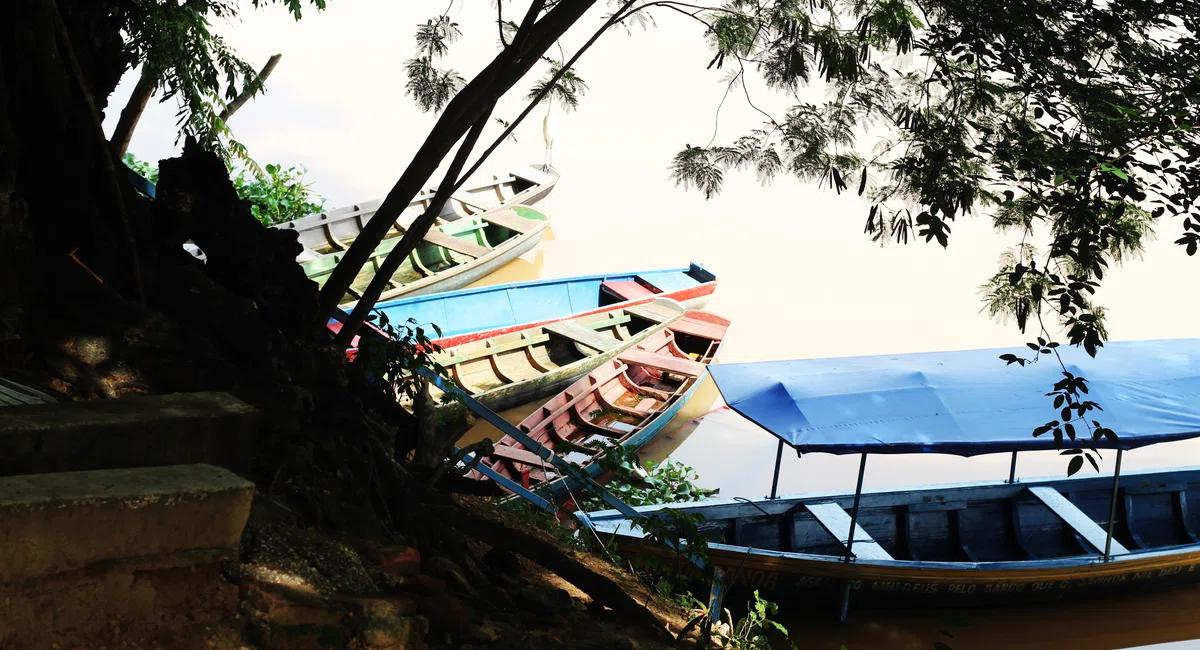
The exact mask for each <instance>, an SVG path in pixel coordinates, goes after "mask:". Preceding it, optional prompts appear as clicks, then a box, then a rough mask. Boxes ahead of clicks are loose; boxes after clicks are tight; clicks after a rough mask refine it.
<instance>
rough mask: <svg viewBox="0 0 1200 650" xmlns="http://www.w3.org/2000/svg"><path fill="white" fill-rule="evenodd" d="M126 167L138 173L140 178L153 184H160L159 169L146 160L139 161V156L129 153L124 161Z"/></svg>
mask: <svg viewBox="0 0 1200 650" xmlns="http://www.w3.org/2000/svg"><path fill="white" fill-rule="evenodd" d="M122 161H123V162H124V163H125V166H126V167H128V168H130V169H132V170H133V171H135V172H137V175H138V176H141V177H142V178H144V179H146V180H148V181H150V182H151V183H152V184H155V183H158V167H155V166H154V165H151V164H150V163H148V162H146V161H145V160H139V159H138V157H137V156H135V155H133V154H131V153H127V154H125V158H123V159H122Z"/></svg>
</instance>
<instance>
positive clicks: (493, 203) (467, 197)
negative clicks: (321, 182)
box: [275, 167, 558, 253]
mask: <svg viewBox="0 0 1200 650" xmlns="http://www.w3.org/2000/svg"><path fill="white" fill-rule="evenodd" d="M556 183H558V176H557V175H555V174H550V173H546V172H544V171H541V170H539V169H535V168H533V167H526V168H523V169H519V170H517V171H514V172H512V173H511V174H506V175H504V176H495V177H493V180H492V181H491V182H488V183H484V184H483V185H479V186H477V187H472V188H470V189H466V190H460V191H459V192H458V193H456V194H455V195H453V197H452V198H451V199H450V200H449V201H447V202H446V206H445V207H444V208H443V209H442V213H441V214H440V215H439V219H441V221H443V222H446V223H449V222H453V221H459V220H462V219H465V218H467V217H473V216H477V215H480V214H483V213H484V212H489V211H494V210H496V209H498V208H506V207H511V206H514V205H533V204H534V203H537V202H538V201H540V200H542V199H544V198H546V195H547V194H549V193H550V191H551V190H553V189H554V185H555V184H556ZM436 193H437V190H436V188H434V189H427V190H424V191H422V192H421V193H420V194H418V195H417V196H416V198H414V199H413V200H412V202H411V203H409V204H408V207H406V208H405V209H404V211H403V212H401V214H400V216H399V217H397V218H396V223H395V224H394V226H393V231H394V232H393V234H392V236H393V237H398V236H400V235H403V234H404V230H405V228H407V227H408V225H409V224H411V223H412V222H413V220H415V219H416V218H417V217H419V216H421V215H422V214H423V213H424V212H425V210H426V209H427V208H428V207H429V203H430V202H431V201H432V200H433V197H434V195H435V194H436ZM382 203H383V199H376V200H374V201H367V202H365V203H357V204H355V205H351V206H347V207H344V208H339V209H337V210H331V211H329V212H322V213H319V214H313V215H309V216H307V217H302V218H300V219H296V220H294V221H289V222H287V223H281V224H278V225H276V226H275V227H276V228H279V229H281V230H295V231H296V232H297V234H298V235H299V236H300V245H302V246H304V248H305V250H306V251H311V252H313V253H330V252H336V251H343V250H346V249H347V248H349V246H350V242H352V241H354V239H355V238H356V237H358V233H360V232H361V231H362V229H363V226H365V225H366V223H367V221H369V220H370V219H371V217H372V216H374V215H375V211H376V210H378V209H379V206H380V204H382Z"/></svg>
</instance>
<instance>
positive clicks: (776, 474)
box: [768, 438, 783, 499]
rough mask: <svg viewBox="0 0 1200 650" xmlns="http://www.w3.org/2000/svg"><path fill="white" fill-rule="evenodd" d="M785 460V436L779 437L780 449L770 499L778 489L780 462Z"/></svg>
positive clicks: (776, 458)
mask: <svg viewBox="0 0 1200 650" xmlns="http://www.w3.org/2000/svg"><path fill="white" fill-rule="evenodd" d="M782 462H783V438H780V439H779V449H778V450H777V451H776V452H775V477H774V478H772V479H771V496H770V497H768V498H769V499H774V498H775V494H776V489H777V488H778V487H779V464H780V463H782Z"/></svg>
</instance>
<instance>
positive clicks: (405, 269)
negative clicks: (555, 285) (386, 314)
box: [301, 205, 549, 309]
mask: <svg viewBox="0 0 1200 650" xmlns="http://www.w3.org/2000/svg"><path fill="white" fill-rule="evenodd" d="M548 225H549V221H548V220H547V217H546V215H544V214H542V213H541V212H538V211H537V210H535V209H533V208H530V207H527V206H523V205H517V206H512V207H509V208H503V209H500V210H498V211H493V212H484V213H482V214H480V215H478V216H474V217H468V218H464V219H460V220H458V221H454V222H451V223H447V224H445V225H441V226H437V227H436V228H431V229H430V230H429V232H428V233H427V234H426V235H425V238H424V240H423V241H422V242H421V243H420V244H418V245H417V247H416V248H415V249H414V250H413V252H412V253H411V254H410V255H409V256H408V259H406V260H405V261H404V263H402V264H401V265H400V268H399V269H397V271H396V272H395V273H393V274H392V277H391V279H390V281H389V282H388V286H387V289H385V290H384V291H383V293H382V294H381V295H380V298H381V299H387V298H396V297H400V296H419V295H425V294H431V293H436V292H439V291H448V290H451V289H457V288H460V287H464V286H466V285H468V284H471V283H472V282H475V281H476V280H479V279H482V278H484V277H486V276H488V275H490V274H492V273H493V272H495V271H496V270H497V269H499V268H500V267H501V266H504V265H505V264H508V263H509V262H511V261H513V260H514V259H516V258H517V257H520V256H521V255H522V254H524V253H526V252H528V251H529V250H530V249H532V248H533V247H534V246H537V244H538V242H539V241H541V239H542V235H543V234H544V233H545V231H546V227H547V226H548ZM400 239H401V238H400V237H393V238H390V239H385V240H384V241H383V243H382V244H380V245H379V247H378V248H376V249H375V251H374V252H373V253H372V254H371V257H370V259H369V261H368V263H367V264H366V265H364V266H363V268H362V269H361V270H360V271H359V273H358V276H357V277H356V278H355V279H354V282H353V283H352V284H351V286H350V290H349V291H348V292H347V293H346V298H345V301H346V302H344V303H343V304H342V307H343V308H345V309H350V308H352V307H353V305H354V302H355V301H356V300H358V298H359V297H360V296H361V295H362V292H363V291H364V290H366V288H367V286H368V285H369V284H370V283H371V280H372V279H374V277H375V273H376V271H378V269H379V267H380V265H382V264H383V261H384V259H385V258H387V256H388V253H391V252H392V249H393V248H395V246H396V244H398V243H399V242H400ZM344 255H345V253H344V252H338V253H332V254H329V255H324V256H321V257H318V258H316V259H314V260H311V261H308V262H304V263H302V264H301V266H302V267H304V272H305V274H307V275H308V277H309V278H310V279H312V280H315V281H316V282H317V284H321V285H323V284H324V283H325V281H326V280H327V279H328V278H329V275H330V274H331V273H333V269H334V268H335V267H336V266H337V265H338V263H339V262H341V260H342V257H343V256H344Z"/></svg>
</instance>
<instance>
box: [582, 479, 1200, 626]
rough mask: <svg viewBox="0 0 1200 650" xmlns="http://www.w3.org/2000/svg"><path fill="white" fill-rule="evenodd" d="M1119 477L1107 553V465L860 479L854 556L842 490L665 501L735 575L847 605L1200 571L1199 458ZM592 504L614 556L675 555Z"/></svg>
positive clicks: (983, 600)
mask: <svg viewBox="0 0 1200 650" xmlns="http://www.w3.org/2000/svg"><path fill="white" fill-rule="evenodd" d="M1124 482H1125V483H1126V485H1127V487H1126V488H1124V490H1122V498H1120V499H1118V506H1117V508H1118V510H1117V517H1116V519H1115V522H1116V533H1115V535H1114V539H1113V545H1112V549H1111V551H1112V559H1111V561H1108V562H1105V561H1104V559H1103V554H1104V546H1105V537H1106V533H1105V528H1106V527H1107V524H1108V521H1109V517H1108V509H1109V498H1110V497H1111V494H1112V477H1109V476H1104V477H1087V478H1070V479H1057V480H1053V479H1051V480H1038V481H1022V482H1020V483H1013V484H1010V483H1007V482H1002V481H993V482H979V483H972V484H961V485H949V486H939V487H929V488H924V489H919V490H873V491H864V492H863V493H862V497H861V499H862V500H861V504H860V505H859V515H858V517H859V519H858V522H857V526H858V527H857V528H856V530H855V535H854V544H853V551H854V561H853V562H850V563H847V562H845V561H844V558H845V552H846V546H845V543H844V542H845V540H847V539H848V533H849V525H850V519H851V515H850V512H851V511H852V509H853V503H854V493H852V492H851V493H848V494H846V493H842V494H833V493H830V494H810V495H804V496H788V497H783V498H779V499H774V500H772V499H756V500H752V501H751V500H742V501H734V500H721V501H708V502H704V503H701V504H698V505H691V504H687V505H676V506H669V507H670V508H672V509H674V510H676V511H679V512H683V513H694V514H699V515H701V516H702V517H703V518H704V521H705V523H704V524H703V526H702V531H703V532H704V533H705V534H706V538H707V539H709V540H710V541H709V549H710V553H711V555H712V559H713V561H714V562H715V563H716V564H717V565H718V566H721V567H722V568H723V569H724V570H725V571H726V574H727V576H728V579H729V580H730V581H731V583H732V585H733V586H735V587H739V586H740V587H742V588H745V589H760V590H762V591H763V593H764V596H765V597H769V598H773V599H777V600H780V601H787V602H789V603H790V602H799V603H803V604H807V605H820V604H824V605H826V606H828V605H831V604H833V603H836V602H837V599H838V598H839V597H840V596H841V591H842V590H843V589H844V588H845V585H846V584H847V583H849V584H850V585H851V592H850V597H851V599H852V602H853V603H854V606H856V607H903V608H915V607H957V606H967V605H971V606H974V605H982V606H992V605H999V604H1004V603H1009V602H1032V601H1038V600H1047V601H1049V600H1061V599H1067V598H1071V599H1075V598H1078V597H1080V596H1082V595H1090V594H1094V593H1100V592H1106V591H1108V592H1115V593H1128V592H1131V591H1135V590H1141V589H1148V588H1158V587H1163V586H1171V585H1178V584H1185V583H1194V582H1197V581H1200V571H1198V569H1197V565H1200V544H1197V542H1196V535H1197V534H1200V511H1197V510H1196V509H1194V508H1193V509H1191V510H1190V511H1189V510H1188V508H1187V503H1188V501H1189V500H1191V501H1195V500H1196V499H1200V468H1197V469H1189V470H1176V471H1170V472H1146V473H1130V474H1129V475H1127V476H1126V480H1125V481H1124ZM1189 497H1190V499H1189ZM1181 504H1182V507H1181ZM638 510H639V511H642V512H644V513H645V514H647V515H651V516H653V514H654V513H655V512H656V511H660V510H661V508H655V507H652V508H639V509H638ZM591 517H592V522H593V524H594V525H595V528H596V530H597V531H598V532H600V533H601V534H602V535H603V534H608V535H615V536H616V538H617V548H618V553H619V554H620V555H621V557H622V558H629V559H632V561H633V562H634V564H635V565H639V564H640V565H641V566H642V567H643V568H646V569H651V570H653V569H654V568H660V569H661V568H663V567H662V565H663V563H670V562H673V560H674V556H673V554H672V553H671V551H669V550H667V549H663V548H660V547H657V546H653V545H649V544H643V543H642V541H643V540H642V539H641V537H640V531H639V530H637V529H631V528H630V525H629V523H628V522H627V521H626V520H625V519H624V518H623V517H621V516H620V515H618V514H616V513H615V512H613V511H607V512H605V513H597V514H593V515H591ZM766 594H770V595H769V596H766Z"/></svg>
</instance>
